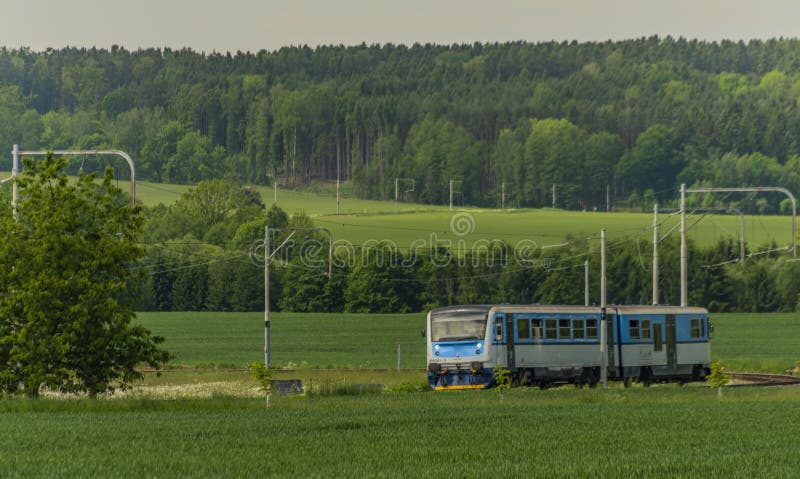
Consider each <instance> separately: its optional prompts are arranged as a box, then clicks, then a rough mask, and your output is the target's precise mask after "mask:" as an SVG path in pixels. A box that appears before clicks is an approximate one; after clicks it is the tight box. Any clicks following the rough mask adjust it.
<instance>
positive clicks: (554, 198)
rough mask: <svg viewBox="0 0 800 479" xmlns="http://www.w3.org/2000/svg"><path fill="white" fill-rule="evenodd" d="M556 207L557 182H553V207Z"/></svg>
mask: <svg viewBox="0 0 800 479" xmlns="http://www.w3.org/2000/svg"><path fill="white" fill-rule="evenodd" d="M555 207H556V184H555V183H553V208H555Z"/></svg>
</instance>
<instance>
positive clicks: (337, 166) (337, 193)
mask: <svg viewBox="0 0 800 479" xmlns="http://www.w3.org/2000/svg"><path fill="white" fill-rule="evenodd" d="M336 215H337V216H338V215H339V154H338V152H337V154H336Z"/></svg>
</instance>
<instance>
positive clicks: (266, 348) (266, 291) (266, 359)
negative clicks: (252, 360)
mask: <svg viewBox="0 0 800 479" xmlns="http://www.w3.org/2000/svg"><path fill="white" fill-rule="evenodd" d="M276 184H277V183H276ZM269 260H270V254H269V225H267V226H265V227H264V366H265V367H266V368H267V369H270V367H271V363H270V357H269V353H270V351H269V345H270V342H269Z"/></svg>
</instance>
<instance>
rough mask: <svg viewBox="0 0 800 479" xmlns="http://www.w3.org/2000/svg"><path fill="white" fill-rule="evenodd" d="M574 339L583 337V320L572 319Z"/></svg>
mask: <svg viewBox="0 0 800 479" xmlns="http://www.w3.org/2000/svg"><path fill="white" fill-rule="evenodd" d="M572 339H583V320H582V319H574V320H572Z"/></svg>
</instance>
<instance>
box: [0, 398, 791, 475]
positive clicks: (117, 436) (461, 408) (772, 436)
mask: <svg viewBox="0 0 800 479" xmlns="http://www.w3.org/2000/svg"><path fill="white" fill-rule="evenodd" d="M799 422H800V389H798V388H789V389H780V388H777V389H753V388H742V389H735V390H733V389H732V390H727V391H725V394H724V395H723V396H722V397H718V396H717V394H716V391H714V390H713V389H711V388H679V387H676V386H674V385H671V386H664V387H657V388H651V389H644V388H632V389H619V388H615V389H608V390H576V389H569V388H561V389H556V390H548V391H539V390H536V389H530V388H528V389H518V390H512V391H509V392H506V393H505V394H504V395H503V397H502V399H501V397H500V396H499V395H498V394H497V393H496V392H495V391H483V392H481V391H469V392H467V391H465V392H454V393H433V392H418V393H404V394H383V395H377V396H376V395H366V396H355V397H311V398H275V399H274V400H273V402H272V406H271V407H270V408H269V409H267V408H265V407H264V402H263V399H262V400H257V399H249V400H248V399H233V398H216V399H208V400H183V401H152V400H151V401H147V400H119V401H88V400H80V401H51V400H40V401H29V400H6V401H0V423H2V425H3V427H2V433H0V476H4V477H8V476H11V477H256V476H258V477H262V476H268V477H548V478H549V477H564V478H574V477H615V478H640V477H709V478H750V477H795V476H796V474H797V471H798V470H800V469H799V468H800V456H798V455H797V450H796V444H797V443H798V440H800V430H798V429H797V428H796V427H795V425H796V424H798V423H799Z"/></svg>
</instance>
